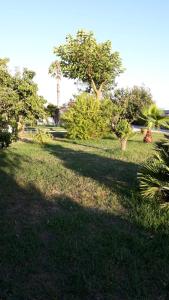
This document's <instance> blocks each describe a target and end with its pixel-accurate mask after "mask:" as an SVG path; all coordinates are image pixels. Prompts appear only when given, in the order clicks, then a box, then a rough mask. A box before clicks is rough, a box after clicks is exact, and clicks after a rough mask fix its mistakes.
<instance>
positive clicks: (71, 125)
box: [62, 93, 113, 140]
mask: <svg viewBox="0 0 169 300" xmlns="http://www.w3.org/2000/svg"><path fill="white" fill-rule="evenodd" d="M112 109H113V105H112V102H111V100H98V99H96V98H95V97H94V96H92V95H90V94H87V93H83V94H81V95H79V96H77V98H76V100H75V102H74V103H73V105H72V106H70V107H69V109H68V110H67V111H66V112H65V113H64V114H63V116H62V121H63V122H64V125H65V128H66V129H67V132H68V136H69V137H70V138H73V139H76V138H77V139H84V140H87V139H94V138H99V137H102V136H103V135H105V134H106V133H108V132H110V130H111V118H112Z"/></svg>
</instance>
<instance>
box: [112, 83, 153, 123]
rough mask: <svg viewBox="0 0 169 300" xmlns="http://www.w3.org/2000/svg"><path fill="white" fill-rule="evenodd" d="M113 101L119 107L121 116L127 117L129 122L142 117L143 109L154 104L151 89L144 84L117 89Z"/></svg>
mask: <svg viewBox="0 0 169 300" xmlns="http://www.w3.org/2000/svg"><path fill="white" fill-rule="evenodd" d="M112 101H113V103H114V104H115V105H117V106H118V107H119V109H120V115H121V118H123V119H126V120H127V121H128V122H129V123H132V122H133V121H135V120H137V119H138V118H140V116H141V115H142V111H143V109H145V108H148V107H149V106H150V105H151V104H153V99H152V95H151V93H150V90H149V89H147V88H145V87H143V86H141V87H139V86H134V87H133V88H127V89H124V88H121V89H116V90H115V91H114V93H113V96H112Z"/></svg>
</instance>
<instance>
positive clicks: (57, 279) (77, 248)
mask: <svg viewBox="0 0 169 300" xmlns="http://www.w3.org/2000/svg"><path fill="white" fill-rule="evenodd" d="M49 149H50V150H51V151H54V153H53V154H54V155H57V156H59V157H60V158H62V159H63V160H64V161H65V164H66V166H68V167H71V168H73V169H74V170H76V171H78V172H79V173H80V174H83V175H85V176H88V172H89V170H88V167H87V168H85V167H84V168H82V170H79V167H80V165H81V164H82V162H86V159H89V158H90V157H89V156H86V155H87V154H86V155H85V154H84V153H79V155H80V156H78V153H75V152H73V151H72V153H71V150H69V151H68V149H67V150H64V149H62V148H61V147H57V149H55V150H54V149H53V148H51V147H50V148H49ZM49 149H48V150H49ZM55 151H56V153H55ZM68 156H69V158H67V159H66V157H68ZM73 157H74V159H75V158H76V159H77V160H76V159H75V160H76V164H75V165H74V164H73V162H72V160H73ZM22 159H24V158H23V157H21V156H19V155H17V154H15V155H13V154H12V152H11V153H10V152H5V151H4V152H3V153H0V162H1V164H0V171H1V172H0V210H1V219H0V231H1V234H0V298H1V299H4V300H15V299H17V300H32V299H36V300H46V299H50V300H56V299H57V300H70V299H72V300H81V299H82V300H83V299H84V300H112V299H118V300H123V299H124V300H126V299H150V300H151V299H152V300H155V299H166V300H167V299H168V296H169V294H167V283H168V282H169V273H167V272H169V266H168V265H167V263H166V262H167V259H168V258H169V256H168V250H169V249H168V246H167V245H168V242H169V239H168V238H167V237H166V236H161V235H157V236H154V237H153V238H152V237H150V236H149V235H148V234H146V233H144V232H143V231H135V230H133V226H132V225H131V224H130V223H129V222H127V221H124V220H123V219H122V218H120V217H118V216H115V215H113V214H108V213H105V212H103V211H99V210H97V209H91V208H90V209H89V208H84V207H83V206H81V205H79V204H77V203H76V202H75V201H74V200H73V199H71V198H69V197H67V196H66V195H63V194H61V195H58V196H56V197H55V198H54V199H53V198H52V200H51V199H50V198H46V197H45V196H44V195H43V194H42V193H41V192H40V191H39V190H38V189H37V188H36V186H35V185H27V186H25V187H21V186H20V185H19V184H18V183H17V182H16V181H15V179H14V177H15V172H16V170H17V169H21V168H22ZM25 159H27V158H25ZM90 159H91V160H90V167H91V164H92V167H93V169H94V161H95V163H96V166H97V165H99V162H100V164H101V167H100V168H101V169H99V171H100V172H101V174H102V172H104V171H105V172H106V168H107V166H108V165H109V164H110V161H109V160H108V161H107V160H106V159H105V158H103V161H102V162H101V160H102V158H99V160H98V161H97V160H96V157H95V156H92V157H91V158H90ZM85 164H86V163H85ZM116 169H117V165H116ZM110 170H111V172H112V166H111V169H110ZM21 171H22V170H21ZM97 171H98V170H97V167H96V170H95V169H94V170H93V171H92V173H90V174H91V175H90V176H91V177H92V178H93V179H95V180H98V181H99V182H101V180H104V179H103V178H102V176H101V177H100V176H98V175H97ZM122 171H124V170H122ZM114 172H115V170H114ZM121 175H122V174H121ZM121 175H120V176H121ZM118 176H119V175H118ZM117 179H118V180H119V179H120V177H116V180H117ZM131 179H132V178H131ZM109 180H110V179H106V180H105V184H106V185H108V186H110V181H109ZM131 183H132V182H131Z"/></svg>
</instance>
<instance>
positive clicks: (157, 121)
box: [141, 104, 169, 142]
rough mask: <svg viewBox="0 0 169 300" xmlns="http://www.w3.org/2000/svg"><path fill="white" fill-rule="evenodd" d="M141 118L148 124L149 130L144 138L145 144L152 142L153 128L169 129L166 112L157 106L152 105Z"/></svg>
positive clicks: (144, 111)
mask: <svg viewBox="0 0 169 300" xmlns="http://www.w3.org/2000/svg"><path fill="white" fill-rule="evenodd" d="M141 118H142V119H143V120H144V121H145V122H146V127H147V129H148V131H147V134H146V135H145V137H144V142H151V141H152V132H151V130H152V128H160V127H161V126H163V127H166V128H168V127H169V125H168V123H169V118H168V117H166V116H165V115H164V111H163V110H161V109H159V108H158V107H157V105H156V104H152V105H150V106H149V107H148V108H145V109H144V110H143V112H142V116H141Z"/></svg>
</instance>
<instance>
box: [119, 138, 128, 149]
mask: <svg viewBox="0 0 169 300" xmlns="http://www.w3.org/2000/svg"><path fill="white" fill-rule="evenodd" d="M120 145H121V150H122V151H125V150H126V146H127V139H120Z"/></svg>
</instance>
